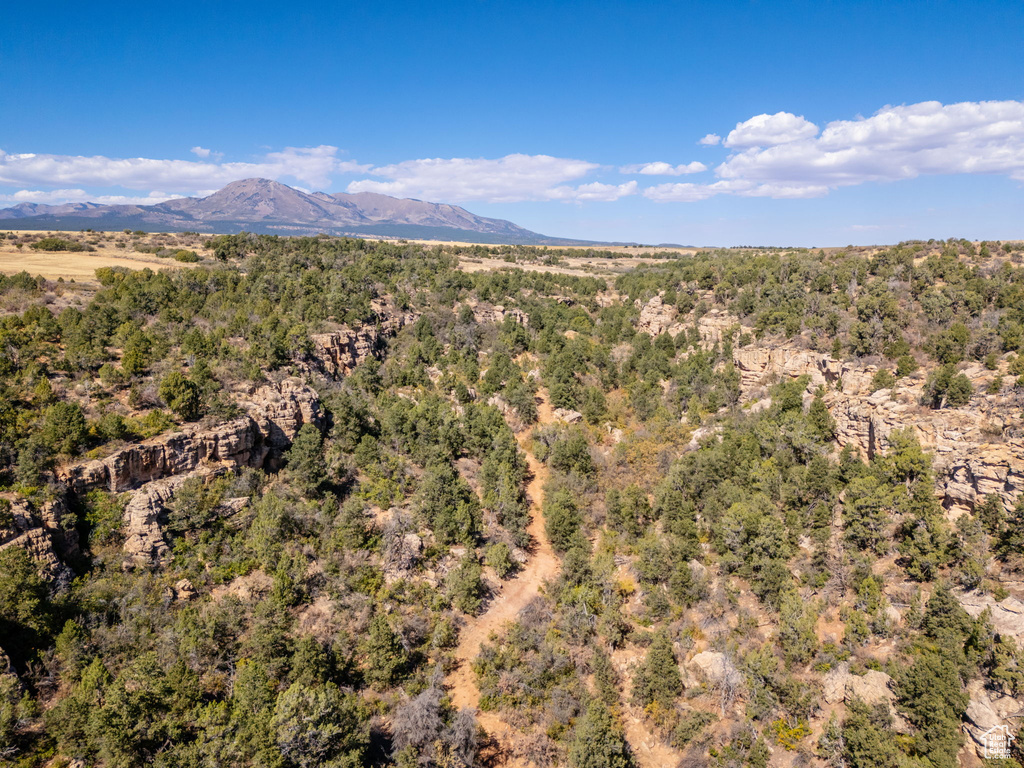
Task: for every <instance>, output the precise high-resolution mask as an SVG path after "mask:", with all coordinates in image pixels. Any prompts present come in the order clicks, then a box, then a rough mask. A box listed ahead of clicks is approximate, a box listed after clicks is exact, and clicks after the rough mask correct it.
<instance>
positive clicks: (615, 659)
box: [612, 648, 682, 768]
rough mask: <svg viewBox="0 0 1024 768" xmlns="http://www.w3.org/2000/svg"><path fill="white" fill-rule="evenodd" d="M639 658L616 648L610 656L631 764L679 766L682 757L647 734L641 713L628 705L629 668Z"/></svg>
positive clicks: (644, 767)
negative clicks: (620, 690)
mask: <svg viewBox="0 0 1024 768" xmlns="http://www.w3.org/2000/svg"><path fill="white" fill-rule="evenodd" d="M640 658H641V656H640V655H636V654H633V653H630V652H629V651H627V650H625V649H622V648H620V649H619V650H617V651H613V652H612V666H613V667H615V670H616V671H617V672H618V673H619V679H620V680H622V682H623V686H622V687H623V691H624V692H623V694H622V701H623V704H622V707H621V709H620V710H619V712H620V714H621V716H622V727H623V728H624V729H625V731H626V741H628V742H629V747H630V750H632V752H633V762H634V763H635V764H636V765H637V766H638V767H639V768H672V767H673V766H676V765H679V761H680V760H681V759H682V755H681V754H680V753H679V752H677V751H676V750H674V749H673V748H672V747H670V746H668V745H667V744H666V743H665V742H663V741H662V740H661V738H660V737H659V736H658V735H657V734H655V733H652V732H651V729H650V727H649V726H648V724H647V721H646V720H644V714H643V710H642V709H640V707H638V706H636V705H635V704H631V703H629V697H630V694H629V692H630V691H631V690H632V689H633V665H634V664H635V663H637V662H639V661H640Z"/></svg>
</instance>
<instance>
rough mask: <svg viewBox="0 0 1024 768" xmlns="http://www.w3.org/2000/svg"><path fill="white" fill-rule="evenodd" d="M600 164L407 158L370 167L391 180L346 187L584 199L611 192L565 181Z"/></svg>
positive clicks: (533, 158) (428, 196) (450, 195)
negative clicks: (571, 184)
mask: <svg viewBox="0 0 1024 768" xmlns="http://www.w3.org/2000/svg"><path fill="white" fill-rule="evenodd" d="M598 167H599V166H598V165H597V164H596V163H590V162H587V161H586V160H573V159H570V158H562V157H551V156H550V155H522V154H515V155H506V156H505V157H499V158H497V159H486V158H465V157H453V158H432V159H423V160H406V161H405V162H402V163H396V164H394V165H385V166H381V167H378V168H374V169H372V170H371V171H370V173H371V174H372V175H374V176H380V177H382V178H384V179H388V181H377V180H374V179H361V180H358V181H353V182H352V183H350V184H349V185H348V191H349V192H378V193H381V194H385V195H392V196H394V197H414V198H419V199H425V200H449V201H459V202H462V201H466V200H485V201H487V202H493V203H511V202H520V201H524V200H570V199H583V198H581V197H579V195H587V194H592V195H607V194H609V192H608V190H598V189H592V190H585V189H583V190H582V191H580V192H578V193H577V191H576V190H574V189H573V188H572V187H568V186H566V182H569V181H573V180H576V179H579V178H582V177H583V176H585V175H586V174H588V173H590V172H591V171H593V170H595V169H596V168H598ZM584 186H585V187H590V186H591V185H584ZM601 186H602V187H611V185H601ZM581 189H582V188H581ZM620 196H621V195H620ZM589 199H600V198H589ZM613 199H614V198H613Z"/></svg>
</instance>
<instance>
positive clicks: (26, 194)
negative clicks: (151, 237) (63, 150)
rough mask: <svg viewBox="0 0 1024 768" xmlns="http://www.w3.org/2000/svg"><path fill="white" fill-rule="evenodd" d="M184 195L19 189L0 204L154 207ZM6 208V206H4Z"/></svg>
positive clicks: (4, 198) (2, 196)
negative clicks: (111, 193) (96, 193)
mask: <svg viewBox="0 0 1024 768" xmlns="http://www.w3.org/2000/svg"><path fill="white" fill-rule="evenodd" d="M176 197H184V195H180V194H179V195H175V194H167V193H166V192H155V191H154V192H150V193H149V194H148V195H94V194H90V193H88V192H86V191H85V190H84V189H45V190H44V189H21V190H18V191H17V192H14V193H13V194H9V195H0V202H3V203H10V204H11V205H17V204H18V203H44V204H47V205H55V204H61V203H98V204H100V205H155V204H156V203H162V202H164V201H165V200H172V199H174V198H176ZM5 207H6V206H5Z"/></svg>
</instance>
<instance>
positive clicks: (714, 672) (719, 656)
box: [686, 651, 742, 686]
mask: <svg viewBox="0 0 1024 768" xmlns="http://www.w3.org/2000/svg"><path fill="white" fill-rule="evenodd" d="M686 664H687V666H688V667H690V668H691V669H694V670H695V671H697V672H698V674H699V676H700V677H702V678H703V679H704V680H705V681H706V682H708V683H710V684H711V685H716V686H717V685H722V684H723V683H728V684H729V685H739V683H740V682H741V680H742V675H740V672H739V670H738V669H736V667H735V665H733V663H732V662H731V661H730V660H729V659H728V658H726V656H725V654H724V653H720V652H718V651H703V652H701V653H698V654H696V655H695V656H694V657H693V658H692V659H690V660H689V661H688V662H687V663H686Z"/></svg>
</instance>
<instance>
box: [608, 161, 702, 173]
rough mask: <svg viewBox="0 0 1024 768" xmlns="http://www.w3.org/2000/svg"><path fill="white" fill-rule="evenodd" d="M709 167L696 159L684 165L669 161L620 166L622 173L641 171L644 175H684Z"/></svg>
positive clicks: (699, 171)
mask: <svg viewBox="0 0 1024 768" xmlns="http://www.w3.org/2000/svg"><path fill="white" fill-rule="evenodd" d="M707 169H708V167H707V166H706V165H704V163H698V162H697V161H696V160H695V161H694V162H692V163H686V164H683V165H671V164H669V163H663V162H655V163H640V164H638V165H624V166H622V167H621V168H619V171H620V172H621V173H640V174H643V175H644V176H684V175H686V174H688V173H701V172H702V171H706V170H707Z"/></svg>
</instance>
